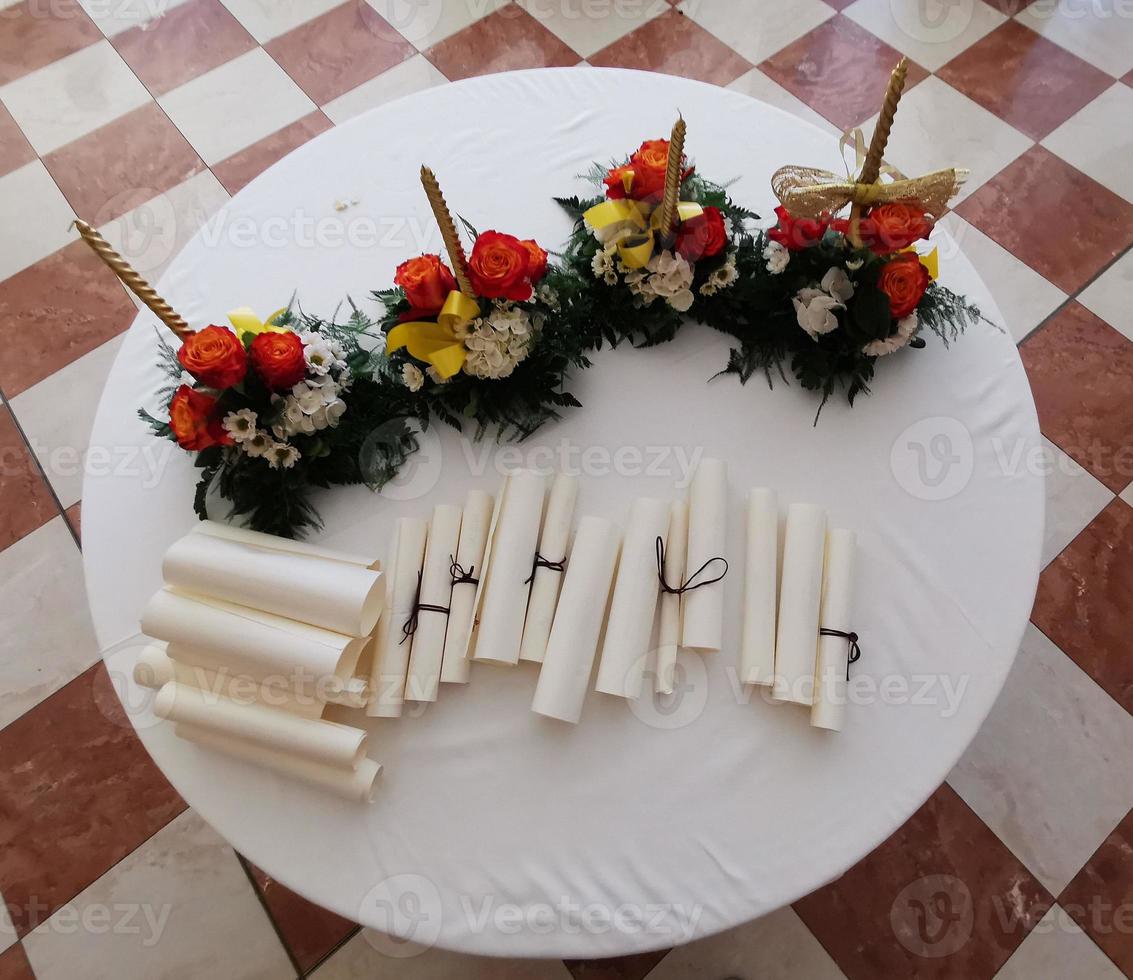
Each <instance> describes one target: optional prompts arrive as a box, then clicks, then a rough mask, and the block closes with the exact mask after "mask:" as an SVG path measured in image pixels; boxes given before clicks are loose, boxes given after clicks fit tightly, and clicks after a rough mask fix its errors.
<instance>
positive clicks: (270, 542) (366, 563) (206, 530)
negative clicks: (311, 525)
mask: <svg viewBox="0 0 1133 980" xmlns="http://www.w3.org/2000/svg"><path fill="white" fill-rule="evenodd" d="M192 533H193V534H211V535H212V536H213V537H214V538H224V539H225V540H227V541H238V542H240V543H241V544H250V545H255V546H256V547H258V548H266V549H268V550H269V551H282V552H284V553H286V554H290V555H304V556H306V557H308V558H325V559H329V560H330V561H342V562H346V564H348V565H361V566H362V567H363V568H371V569H374V570H375V571H381V567H382V563H381V562H380V561H378V556H377V555H360V554H353V553H352V552H348V551H339V550H338V549H337V548H324V547H323V546H322V545H317V544H312V543H311V542H309V541H296V540H295V539H294V538H281V537H279V536H278V535H276V534H265V533H264V532H263V531H253V530H251V529H250V528H246V527H235V526H234V525H232V524H222V523H221V522H220V521H201V522H199V523H198V524H196V525H194V527H193V532H192Z"/></svg>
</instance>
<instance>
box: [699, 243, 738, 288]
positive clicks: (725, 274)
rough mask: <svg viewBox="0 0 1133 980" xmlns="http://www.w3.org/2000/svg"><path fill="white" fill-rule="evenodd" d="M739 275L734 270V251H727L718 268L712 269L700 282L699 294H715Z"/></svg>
mask: <svg viewBox="0 0 1133 980" xmlns="http://www.w3.org/2000/svg"><path fill="white" fill-rule="evenodd" d="M739 277H740V274H739V272H737V271H736V253H735V252H729V253H728V257H727V259H726V260H725V261H724V264H723V265H722V266H720V267H719V268H718V269H713V270H712V271H711V272H710V273H709V274H708V278H707V279H706V280H705V281H704V282H703V283H702V284H701V287H700V295H701V296H715V295H716V294H717V293H718V292H719V291H720V290H721V289H727V288H728V287H729V286H730V285H732V283H734V282H735V281H736V280H737V279H739Z"/></svg>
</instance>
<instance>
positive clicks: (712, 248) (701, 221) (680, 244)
mask: <svg viewBox="0 0 1133 980" xmlns="http://www.w3.org/2000/svg"><path fill="white" fill-rule="evenodd" d="M727 240H728V235H727V232H726V231H725V229H724V215H722V214H721V213H720V209H719V208H713V207H707V208H705V209H704V213H703V214H698V215H697V216H696V217H695V218H689V219H688V221H682V222H681V224H680V226H679V227H678V228H677V241H676V244H675V245H674V246H673V247H674V248H675V249H676V250H677V251H678V252H679V253H680V254H681V255H683V256H684V257H685V258H686V259H688V260H689V261H690V262H695V261H696V260H697V259H701V258H704V259H707V258H711V257H712V256H713V255H718V254H719V253H720V251H721V250H722V249H723V248H724V245H725V243H726V242H727Z"/></svg>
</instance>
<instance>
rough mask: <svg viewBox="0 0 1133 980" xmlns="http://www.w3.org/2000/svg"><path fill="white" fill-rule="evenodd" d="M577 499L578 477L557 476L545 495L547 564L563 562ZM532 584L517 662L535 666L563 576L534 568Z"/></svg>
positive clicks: (541, 545) (543, 547)
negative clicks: (522, 661)
mask: <svg viewBox="0 0 1133 980" xmlns="http://www.w3.org/2000/svg"><path fill="white" fill-rule="evenodd" d="M577 497H578V477H576V476H570V475H568V474H566V473H560V474H559V475H558V476H556V477H555V479H554V482H553V483H552V484H551V492H550V493H549V494H548V495H547V514H546V516H545V517H544V518H543V531H542V533H541V534H540V535H539V554H540V555H541V556H542V557H543V558H545V559H546V560H547V561H552V562H562V561H565V560H566V557H567V545H568V544H569V543H570V528H571V521H572V519H573V517H574V502H575V500H576V499H577ZM534 575H535V578H534V579H533V580H532V582H531V596H530V598H529V599H528V601H527V619H526V621H525V622H524V624H523V641H522V642H521V643H520V645H519V659H520V660H529V661H533V662H534V663H542V662H543V653H544V651H545V650H546V649H547V637H549V636H550V635H551V623H552V622H553V621H554V618H555V604H556V603H557V602H558V599H559V588H560V587H561V586H562V580H563V573H562V572H560V571H556V570H555V569H553V568H542V567H540V568H536V569H535V570H534Z"/></svg>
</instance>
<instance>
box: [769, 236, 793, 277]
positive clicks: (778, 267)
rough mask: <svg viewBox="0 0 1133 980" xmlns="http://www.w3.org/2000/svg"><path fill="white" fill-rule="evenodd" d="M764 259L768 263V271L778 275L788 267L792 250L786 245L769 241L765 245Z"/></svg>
mask: <svg viewBox="0 0 1133 980" xmlns="http://www.w3.org/2000/svg"><path fill="white" fill-rule="evenodd" d="M763 260H764V261H765V262H766V263H767V271H768V272H770V273H771V275H773V276H777V275H779V273H781V272H783V270H785V269H786V268H787V264H788V263H789V262H790V261H791V252H790V250H789V249H788V248H787V246H786V245H782V244H780V243H779V242H770V241H769V242H768V243H767V244H766V245H764V246H763Z"/></svg>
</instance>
